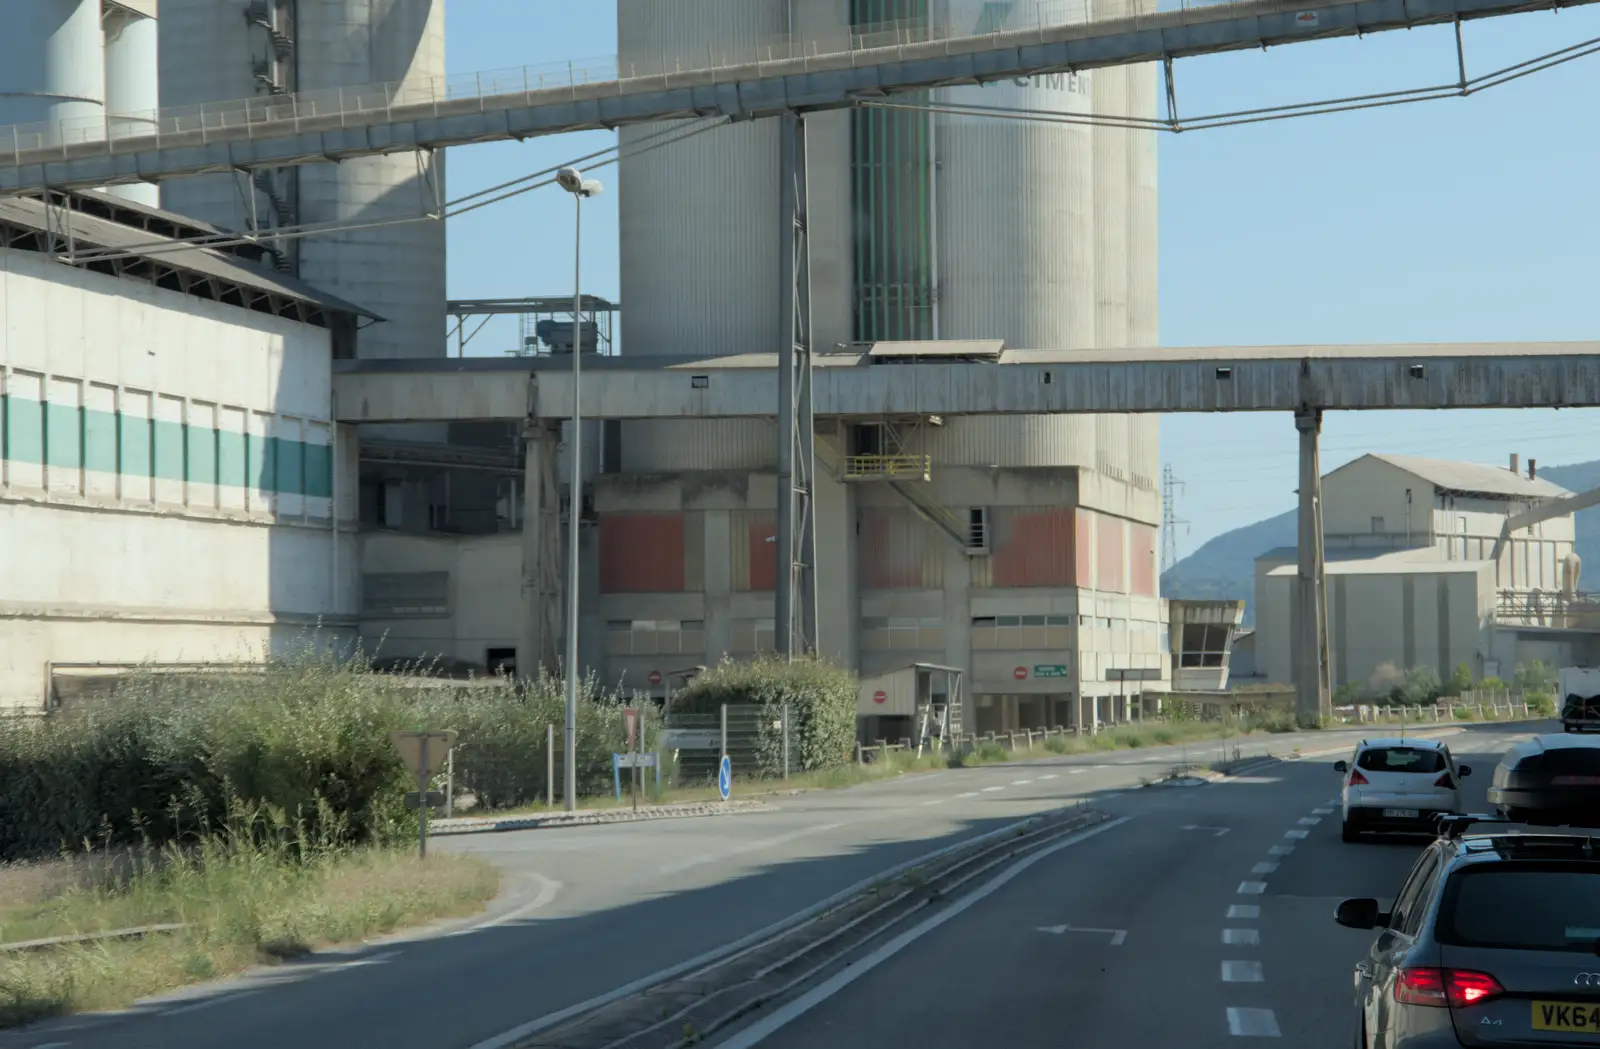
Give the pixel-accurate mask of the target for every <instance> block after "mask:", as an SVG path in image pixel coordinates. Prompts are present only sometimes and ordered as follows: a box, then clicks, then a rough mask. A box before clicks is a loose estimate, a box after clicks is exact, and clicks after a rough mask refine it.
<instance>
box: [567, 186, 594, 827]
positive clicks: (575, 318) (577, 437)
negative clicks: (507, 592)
mask: <svg viewBox="0 0 1600 1049" xmlns="http://www.w3.org/2000/svg"><path fill="white" fill-rule="evenodd" d="M556 184H557V185H559V186H560V187H561V188H562V189H564V190H566V191H567V192H568V193H571V194H572V199H573V202H574V203H575V204H576V206H577V223H576V225H575V227H574V235H573V259H572V272H573V281H574V290H573V293H572V435H571V436H570V437H569V438H568V440H570V441H571V442H572V446H571V451H572V457H571V463H572V470H571V474H570V475H569V476H570V481H569V484H568V487H569V489H570V491H571V493H572V494H571V500H570V507H569V508H568V510H567V665H566V685H567V717H566V722H567V724H566V737H565V740H564V743H565V747H564V749H563V751H562V762H561V768H562V779H561V788H562V789H561V799H562V805H563V807H564V808H565V809H566V811H568V812H572V811H574V810H575V809H577V807H578V520H579V518H580V517H581V516H582V515H583V471H582V466H583V431H582V428H581V426H582V422H583V413H582V410H581V408H582V400H581V397H580V393H581V392H582V386H581V383H582V381H583V367H582V365H583V202H584V200H586V199H587V198H589V197H597V196H599V195H600V193H601V192H602V190H603V189H604V188H605V187H603V186H601V184H600V182H599V180H598V179H592V178H584V177H583V172H581V171H579V170H578V169H577V168H562V169H561V170H560V171H558V172H556Z"/></svg>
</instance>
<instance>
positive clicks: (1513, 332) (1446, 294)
mask: <svg viewBox="0 0 1600 1049" xmlns="http://www.w3.org/2000/svg"><path fill="white" fill-rule="evenodd" d="M448 10H449V21H448V32H449V44H448V48H449V65H450V71H451V72H452V73H454V74H461V73H470V72H476V71H480V70H491V69H502V68H509V67H514V66H521V65H524V64H542V63H549V62H555V61H565V60H568V59H584V58H593V57H595V56H609V55H611V54H612V53H613V52H614V51H615V34H616V18H615V15H616V9H615V5H613V4H611V3H609V2H603V0H597V2H594V3H589V4H583V5H570V6H568V5H557V4H553V3H548V2H544V0H538V2H535V3H511V2H509V0H453V2H452V4H451V6H450V7H449V9H448ZM1594 37H1600V11H1597V10H1594V9H1588V8H1583V9H1576V10H1568V11H1564V12H1562V13H1560V14H1558V15H1552V14H1549V13H1544V14H1526V15H1516V16H1513V17H1509V18H1502V19H1492V20H1489V21H1485V22H1478V23H1474V24H1471V25H1469V26H1468V27H1467V29H1466V52H1467V60H1468V72H1469V75H1470V74H1474V73H1478V72H1488V71H1490V70H1491V69H1494V68H1498V67H1500V66H1504V65H1509V64H1511V63H1514V62H1518V61H1522V60H1524V59H1527V58H1531V57H1534V56H1536V55H1539V54H1542V53H1545V52H1548V51H1553V50H1555V49H1557V48H1561V47H1566V46H1569V45H1572V44H1576V43H1578V42H1580V41H1583V40H1586V39H1590V38H1594ZM1176 70H1177V84H1178V105H1179V112H1180V114H1186V115H1196V114H1204V113H1215V112H1224V111H1233V110H1239V109H1246V108H1256V107H1260V106H1267V105H1276V104H1283V103H1290V102H1303V101H1313V100H1319V99H1327V98H1336V97H1344V96H1351V95H1358V94H1366V93H1369V92H1375V91H1384V90H1394V89H1400V88H1410V87H1422V86H1427V85H1432V84H1439V83H1447V82H1452V81H1454V79H1455V77H1456V56H1455V47H1454V38H1453V34H1452V32H1451V30H1449V29H1448V28H1438V29H1427V30H1414V31H1411V32H1395V33H1383V34H1379V35H1377V36H1372V37H1368V38H1367V39H1365V40H1340V41H1330V42H1323V43H1315V44H1298V45H1294V46H1291V47H1284V48H1279V49H1275V50H1273V51H1269V52H1241V53H1237V54H1230V55H1220V56H1214V57H1210V58H1201V59H1189V60H1185V61H1183V62H1180V63H1178V64H1177V67H1176ZM1597 108H1600V58H1590V59H1580V60H1578V61H1577V62H1573V63H1569V64H1567V65H1565V66H1562V67H1558V68H1557V69H1555V70H1552V71H1549V72H1544V73H1539V74H1536V75H1534V76H1531V77H1525V78H1523V79H1522V80H1519V81H1516V82H1513V83H1512V84H1511V85H1509V86H1506V87H1501V88H1496V89H1494V90H1493V91H1490V92H1486V93H1484V94H1482V95H1476V96H1473V97H1471V98H1468V99H1449V100H1446V101H1440V102H1428V103H1422V104H1417V105H1407V106H1398V107H1391V108H1387V109H1379V110H1368V111H1364V112H1357V113H1349V114H1340V115H1334V116H1324V117H1314V118H1308V119H1303V120H1290V121H1279V122H1275V123H1269V124H1262V125H1255V126H1251V127H1243V128H1230V129H1222V130H1215V131H1203V132H1194V133H1189V134H1184V135H1176V136H1175V135H1164V136H1163V138H1162V141H1161V341H1162V343H1163V344H1164V345H1169V346H1189V345H1259V344H1279V343H1334V342H1350V343H1362V342H1425V341H1449V342H1454V341H1492V340H1510V339H1589V338H1595V337H1596V321H1595V314H1596V311H1597V305H1600V293H1597V278H1600V273H1597V260H1596V245H1597V244H1600V213H1597V210H1596V205H1595V204H1594V196H1593V192H1592V188H1591V187H1592V186H1593V185H1594V182H1595V173H1596V171H1597V170H1600V137H1597V136H1596V135H1595V134H1594V133H1593V125H1594V121H1593V113H1594V112H1595V111H1596V109H1597ZM611 141H613V136H612V135H610V134H606V133H594V134H585V135H572V136H567V137H564V138H554V139H539V140H534V141H531V142H528V143H505V144H493V145H481V146H472V147H469V148H462V149H456V150H452V151H451V153H450V156H449V161H448V163H449V176H448V177H449V190H450V195H451V196H459V195H461V194H463V193H467V192H471V191H473V190H476V189H479V188H483V187H486V186H489V185H492V184H494V183H497V182H501V181H505V180H507V179H510V178H514V177H516V176H517V175H520V174H522V173H524V172H528V171H532V170H535V169H538V168H542V167H546V166H548V165H551V164H555V163H559V162H561V161H564V160H567V159H570V158H572V157H575V156H578V155H580V154H583V153H588V152H591V151H592V150H595V149H598V148H601V147H603V146H604V145H606V144H608V143H609V142H611ZM597 174H598V175H599V176H600V177H601V178H602V179H608V181H609V182H611V183H612V184H614V182H615V174H614V169H613V170H612V171H610V172H607V171H601V172H597ZM449 237H450V264H449V274H450V295H451V297H453V298H465V297H495V296H513V295H533V294H564V293H566V292H567V291H568V290H569V289H570V288H571V285H572V258H571V247H572V205H571V201H570V199H569V198H567V197H566V196H565V195H564V194H558V193H557V192H555V191H553V190H545V191H540V192H535V193H531V194H527V195H525V196H522V197H519V198H516V199H515V200H512V201H509V202H506V203H504V204H499V205H495V206H493V207H490V208H485V209H483V210H481V211H478V212H475V213H473V214H471V215H468V216H463V217H462V218H460V219H455V220H452V225H451V227H450V231H449ZM584 241H585V251H584V266H585V271H586V278H585V280H584V287H585V290H586V291H589V292H591V293H594V294H598V295H606V296H614V295H616V294H617V291H618V289H617V227H616V197H615V195H614V194H613V195H609V196H606V197H603V198H601V199H600V200H599V201H597V202H596V203H595V205H593V206H591V207H590V208H589V209H588V210H587V211H586V212H585V229H584ZM515 334H516V332H515V329H514V326H513V327H509V328H507V327H501V328H499V329H493V328H491V329H488V330H486V331H485V333H484V334H483V335H481V336H480V340H481V342H480V344H479V345H480V352H495V353H498V352H501V351H502V350H504V349H509V348H510V347H511V346H512V345H513V344H514V342H515ZM1161 436H1162V458H1163V460H1164V461H1165V462H1168V463H1170V464H1171V465H1172V467H1173V469H1174V471H1175V472H1176V474H1177V476H1178V477H1179V479H1181V480H1182V481H1184V482H1185V483H1186V487H1185V489H1184V490H1183V492H1182V494H1181V496H1180V500H1179V505H1178V511H1179V515H1180V516H1181V517H1184V518H1187V519H1188V520H1189V521H1190V522H1191V524H1190V526H1189V528H1188V529H1187V530H1185V531H1180V533H1179V551H1180V554H1184V553H1188V552H1191V551H1193V550H1194V549H1195V548H1196V547H1197V546H1198V545H1199V544H1200V543H1202V542H1204V541H1205V540H1206V539H1209V538H1211V537H1212V536H1214V535H1216V534H1218V533H1220V532H1223V531H1226V530H1228V529H1230V528H1234V527H1237V526H1239V525H1242V524H1248V523H1249V522H1251V521H1255V520H1258V519H1260V518H1262V517H1266V516H1269V515H1270V514H1273V513H1277V512H1280V511H1282V510H1286V509H1289V508H1290V507H1292V506H1293V505H1294V495H1293V492H1294V487H1295V483H1296V476H1295V469H1296V466H1295V463H1296V460H1295V435H1294V424H1293V421H1292V419H1290V418H1289V417H1288V416H1282V417H1279V416H1259V417H1257V416H1243V415H1218V416H1188V417H1181V418H1168V419H1165V420H1163V424H1162V431H1161ZM1373 451H1392V452H1400V453H1405V454H1411V455H1427V456H1437V457H1440V458H1455V459H1465V460H1473V461H1479V462H1488V463H1496V464H1500V463H1504V462H1505V461H1506V457H1507V455H1508V454H1509V453H1510V452H1519V453H1521V454H1522V456H1523V458H1524V460H1526V458H1527V457H1528V456H1533V457H1535V458H1537V459H1538V460H1539V461H1540V463H1541V464H1546V465H1551V466H1554V465H1558V464H1561V463H1569V462H1583V461H1587V460H1591V459H1600V412H1597V411H1566V412H1560V413H1557V412H1550V411H1529V412H1480V413H1465V412H1462V413H1444V412H1430V413H1423V412H1411V413H1385V414H1381V415H1380V414H1372V415H1357V414H1354V413H1344V414H1336V415H1331V416H1329V417H1328V419H1327V422H1326V425H1325V428H1324V441H1323V469H1324V471H1325V472H1326V471H1327V470H1331V469H1333V468H1334V467H1335V466H1338V465H1339V464H1341V463H1343V462H1346V461H1348V460H1349V459H1352V458H1355V457H1356V456H1359V455H1361V454H1363V453H1366V452H1373Z"/></svg>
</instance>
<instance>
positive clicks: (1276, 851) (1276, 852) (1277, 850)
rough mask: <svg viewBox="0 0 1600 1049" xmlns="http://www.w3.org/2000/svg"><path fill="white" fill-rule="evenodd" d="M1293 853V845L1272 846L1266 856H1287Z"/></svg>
mask: <svg viewBox="0 0 1600 1049" xmlns="http://www.w3.org/2000/svg"><path fill="white" fill-rule="evenodd" d="M1293 851H1294V846H1293V845H1274V846H1273V847H1272V848H1270V849H1268V850H1267V855H1268V856H1287V855H1289V853H1291V852H1293Z"/></svg>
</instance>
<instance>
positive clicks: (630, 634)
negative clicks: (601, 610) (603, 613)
mask: <svg viewBox="0 0 1600 1049" xmlns="http://www.w3.org/2000/svg"><path fill="white" fill-rule="evenodd" d="M705 647H706V625H705V623H704V622H702V621H701V620H698V619H686V620H682V621H679V620H671V619H668V620H659V619H620V620H612V621H611V622H608V623H607V624H606V654H607V655H612V656H657V655H692V656H693V655H702V654H703V653H704V652H705Z"/></svg>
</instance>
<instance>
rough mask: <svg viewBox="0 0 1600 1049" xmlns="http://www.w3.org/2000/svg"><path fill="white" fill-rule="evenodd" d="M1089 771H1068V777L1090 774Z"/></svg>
mask: <svg viewBox="0 0 1600 1049" xmlns="http://www.w3.org/2000/svg"><path fill="white" fill-rule="evenodd" d="M1088 771H1089V770H1088V769H1068V770H1067V775H1069V776H1081V775H1083V774H1084V773H1085V772H1088Z"/></svg>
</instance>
